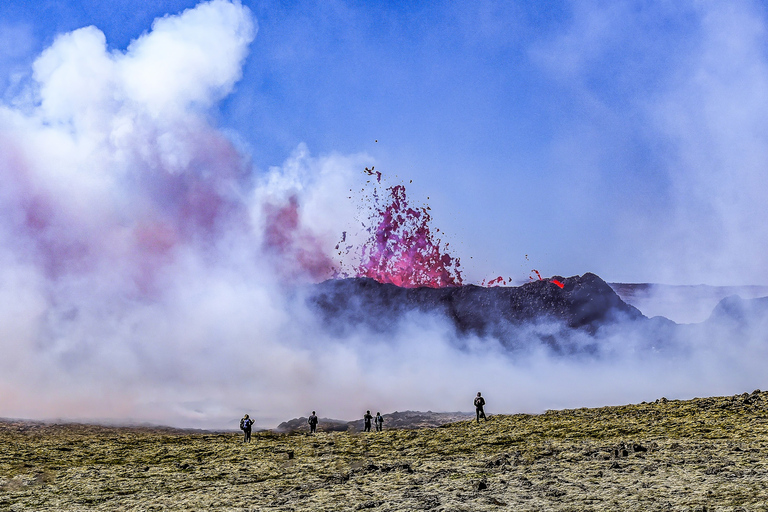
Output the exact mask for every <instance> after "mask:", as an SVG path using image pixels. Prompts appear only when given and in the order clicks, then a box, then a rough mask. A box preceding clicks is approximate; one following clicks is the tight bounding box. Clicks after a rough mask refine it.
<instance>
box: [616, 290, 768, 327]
mask: <svg viewBox="0 0 768 512" xmlns="http://www.w3.org/2000/svg"><path fill="white" fill-rule="evenodd" d="M609 285H610V287H611V288H612V289H613V291H615V292H616V293H617V294H618V296H619V297H620V298H621V300H623V301H624V302H626V303H627V304H631V305H632V306H634V307H636V308H637V309H639V310H640V311H641V312H642V313H643V314H644V315H645V316H647V317H649V318H650V317H654V316H663V317H665V318H669V319H670V320H673V321H675V322H677V323H699V322H703V321H705V320H706V319H707V318H709V316H710V315H711V314H712V311H713V310H714V309H715V307H716V306H717V305H718V303H719V302H720V301H721V300H723V299H724V298H726V297H730V296H734V295H736V296H739V297H741V298H742V299H754V298H758V297H766V296H768V286H756V285H755V286H708V285H695V286H684V285H666V284H652V283H609Z"/></svg>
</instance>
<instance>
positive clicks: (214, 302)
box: [0, 0, 766, 427]
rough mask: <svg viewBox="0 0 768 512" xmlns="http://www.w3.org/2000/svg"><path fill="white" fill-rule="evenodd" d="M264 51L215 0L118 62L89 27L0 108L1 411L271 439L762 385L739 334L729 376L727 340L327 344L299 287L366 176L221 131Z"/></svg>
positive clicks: (365, 339)
mask: <svg viewBox="0 0 768 512" xmlns="http://www.w3.org/2000/svg"><path fill="white" fill-rule="evenodd" d="M255 35H256V25H255V20H254V19H253V18H252V16H251V14H250V12H249V10H248V9H247V8H246V7H244V6H242V5H241V4H240V3H239V2H236V1H228V0H212V1H210V2H207V3H201V4H200V5H198V6H197V7H196V8H194V9H190V10H187V11H185V12H183V13H181V14H179V15H175V16H166V17H164V18H162V19H158V20H156V21H155V23H154V24H153V26H152V29H151V31H149V32H147V33H145V34H144V35H142V36H140V37H139V38H137V39H136V40H134V41H133V42H132V43H131V44H130V45H129V46H128V48H127V49H126V50H125V51H111V50H108V47H107V44H106V41H105V36H104V34H103V33H101V32H100V31H99V30H98V29H97V28H95V27H85V28H82V29H79V30H76V31H74V32H71V33H67V34H63V35H61V36H59V37H58V38H57V39H56V40H55V41H54V42H53V44H52V45H51V46H50V47H49V48H48V49H46V50H45V51H44V52H43V53H42V54H41V55H40V56H39V58H38V59H37V60H36V61H35V63H34V66H33V70H32V77H31V80H30V82H29V83H28V84H27V86H26V87H25V88H23V92H21V93H19V94H18V95H16V96H15V97H14V98H13V101H11V102H9V103H7V104H5V105H4V106H2V107H0V183H1V185H0V351H1V353H2V357H0V415H2V416H6V417H25V418H76V419H100V420H114V421H139V422H140V421H150V422H160V423H170V424H174V425H179V426H201V427H227V426H234V425H236V420H237V418H239V417H240V416H242V414H243V413H244V412H248V413H250V414H251V415H252V416H254V417H255V418H256V419H257V426H272V425H274V424H276V423H277V422H278V421H280V420H283V419H287V418H291V417H294V416H298V415H302V414H306V413H307V412H308V411H310V410H313V409H314V410H317V411H318V412H319V413H320V414H321V415H322V416H335V417H340V418H353V417H356V416H357V415H359V414H360V412H361V411H364V410H366V409H378V410H381V411H382V412H386V411H392V410H396V409H399V410H403V409H420V410H428V409H430V410H467V409H470V408H471V401H470V400H471V398H472V397H473V396H474V394H475V392H476V391H477V390H482V391H484V394H485V395H486V396H488V401H489V407H488V409H489V411H491V412H497V411H498V412H501V411H504V412H514V411H537V410H542V409H544V408H549V407H561V406H580V405H598V404H605V403H616V402H626V401H632V400H637V401H639V400H648V399H653V398H655V397H658V396H661V395H667V396H674V395H675V394H677V395H680V396H684V395H692V394H710V393H713V394H714V393H728V392H736V391H742V390H744V389H746V388H749V387H755V385H756V382H757V381H758V380H759V376H760V375H762V372H763V369H762V368H761V367H760V365H757V364H746V363H747V362H749V361H760V360H762V361H764V360H765V358H764V356H765V355H766V354H765V353H764V352H765V348H764V344H761V343H759V342H758V341H759V340H762V337H761V336H760V335H756V334H755V333H754V332H752V331H745V332H742V333H741V334H742V336H741V338H740V339H739V341H738V343H739V350H738V351H737V352H735V353H734V352H732V351H731V352H729V353H732V354H735V355H734V356H733V357H732V358H725V359H724V358H722V357H721V354H722V351H723V350H725V348H732V347H730V346H729V345H728V344H729V340H728V339H727V331H724V332H722V333H720V332H718V334H717V336H713V335H712V334H711V331H708V332H704V331H691V334H690V336H684V339H683V340H682V341H680V340H678V345H676V347H677V348H676V349H675V350H666V351H657V350H656V349H655V348H654V347H653V346H651V347H649V346H648V343H647V339H646V338H645V337H644V336H643V335H641V334H637V333H636V332H635V331H633V332H635V335H634V336H635V337H632V336H629V337H623V334H622V331H620V330H619V331H609V332H605V333H599V334H598V338H597V339H598V341H599V342H600V343H601V347H602V348H601V350H600V351H599V354H597V355H592V356H588V355H583V356H578V357H563V356H562V355H553V354H552V353H551V351H549V350H548V349H547V348H546V346H542V345H540V344H539V343H538V342H536V343H534V342H531V344H530V345H531V348H530V349H529V350H525V351H522V352H517V353H509V352H508V351H506V350H505V349H504V348H503V347H502V346H501V345H500V344H499V343H498V341H497V340H495V339H493V338H492V337H487V338H486V337H481V336H463V337H460V336H459V335H457V334H456V332H455V330H454V329H453V327H452V326H451V325H450V323H449V322H448V321H447V320H446V319H445V318H442V317H440V316H437V315H431V314H415V313H414V314H412V315H409V316H407V317H406V318H405V319H404V320H402V321H400V322H399V323H398V324H397V325H395V326H394V327H393V328H391V329H389V330H387V331H386V333H377V332H375V331H371V330H368V329H364V328H360V329H351V330H349V331H347V332H345V333H344V334H343V335H338V334H334V332H333V331H332V330H328V329H325V328H324V327H325V326H323V325H322V323H321V321H320V320H319V319H318V317H317V316H315V315H314V314H313V313H312V312H311V310H309V309H307V308H305V307H304V304H305V303H304V301H303V300H302V298H303V293H304V292H303V291H302V290H303V287H304V286H306V285H307V284H309V283H316V282H318V281H321V280H323V279H326V278H328V277H331V276H332V275H333V273H334V270H335V266H334V265H335V264H336V263H335V262H336V260H335V259H334V256H336V254H335V253H334V246H335V244H336V243H338V240H339V236H340V234H341V233H342V232H343V231H344V230H345V229H347V227H348V224H349V223H350V222H353V219H354V218H355V215H356V213H357V212H356V211H355V207H354V205H353V204H352V203H351V202H349V201H346V200H345V199H346V197H347V196H348V194H347V192H348V190H349V189H350V187H351V184H353V183H355V180H356V179H357V177H359V173H360V171H361V170H362V169H363V168H364V167H365V166H366V165H370V161H369V159H368V158H367V157H366V156H365V155H351V156H344V155H327V156H323V157H313V156H311V155H310V153H309V151H308V149H307V148H306V147H304V146H300V147H298V148H297V149H296V151H295V152H294V154H292V155H290V156H289V157H288V159H287V160H286V162H285V164H284V165H283V166H282V167H280V168H273V169H269V170H268V171H259V170H257V168H256V167H255V166H254V163H253V162H251V161H250V159H249V157H248V155H247V154H245V153H244V152H243V151H240V150H239V149H238V147H237V145H236V144H235V143H234V142H233V141H232V140H231V139H230V138H229V137H228V136H226V134H225V133H224V132H223V131H221V130H219V129H217V128H216V126H215V123H214V122H213V121H212V120H211V119H210V118H209V112H210V109H211V107H213V106H215V105H216V103H217V102H218V101H219V100H221V99H222V98H224V97H225V96H226V95H227V94H229V93H230V92H231V91H232V90H233V88H234V87H235V86H236V83H237V81H238V79H239V78H240V73H241V67H242V65H243V62H244V60H245V59H246V57H247V54H248V48H249V43H250V42H251V41H252V40H253V38H254V37H255ZM360 314H370V315H376V314H377V312H376V311H360ZM560 328H561V326H558V325H552V326H547V325H539V326H536V328H535V329H534V331H535V332H534V331H530V332H529V331H526V330H525V329H521V330H520V331H519V332H518V334H517V335H518V336H519V337H520V343H521V344H523V345H524V344H525V343H526V341H527V339H528V338H529V337H530V338H531V339H534V338H536V339H539V338H540V335H541V333H542V332H543V331H546V330H547V329H551V330H552V332H553V335H557V332H558V329H560ZM646 334H647V333H646ZM651 334H653V333H651ZM581 335H583V336H587V335H586V334H579V336H581ZM651 337H652V336H651ZM590 342H591V341H590ZM702 375H706V376H707V377H704V378H702ZM710 377H711V378H710Z"/></svg>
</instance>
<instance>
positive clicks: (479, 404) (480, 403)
mask: <svg viewBox="0 0 768 512" xmlns="http://www.w3.org/2000/svg"><path fill="white" fill-rule="evenodd" d="M483 407H485V398H483V397H482V396H480V392H479V391H478V392H477V396H476V397H475V414H476V416H477V422H478V423H480V418H483V419H484V420H485V421H488V418H486V417H485V411H484V410H483Z"/></svg>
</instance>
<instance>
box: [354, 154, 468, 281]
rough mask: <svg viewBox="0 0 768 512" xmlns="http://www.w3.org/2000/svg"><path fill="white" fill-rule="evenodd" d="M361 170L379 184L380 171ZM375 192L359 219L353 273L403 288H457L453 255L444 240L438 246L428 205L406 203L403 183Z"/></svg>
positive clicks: (457, 264)
mask: <svg viewBox="0 0 768 512" xmlns="http://www.w3.org/2000/svg"><path fill="white" fill-rule="evenodd" d="M365 172H366V174H368V175H369V176H375V177H376V182H377V183H380V182H381V173H380V172H378V171H374V170H373V168H371V169H367V168H366V169H365ZM381 196H383V197H384V199H380V195H379V192H378V190H374V192H373V193H372V194H371V199H372V201H373V213H372V214H371V216H370V217H369V218H368V223H367V224H366V223H365V222H364V223H363V226H364V228H365V230H366V231H367V232H368V238H367V239H366V241H365V242H364V243H363V245H362V247H361V248H360V263H359V265H357V266H356V267H355V268H354V270H353V273H354V274H355V275H356V276H357V277H370V278H373V279H375V280H376V281H379V282H380V283H392V284H395V285H397V286H402V287H404V288H416V287H420V286H427V287H430V288H441V287H446V286H461V285H462V284H463V283H462V277H461V272H460V271H459V266H460V263H459V258H454V257H453V256H451V255H450V254H448V244H447V243H446V244H445V245H444V246H441V243H442V241H441V240H440V239H439V238H437V237H436V236H435V235H434V234H433V233H432V230H431V229H430V226H429V224H430V221H431V220H432V216H431V215H430V214H429V207H426V206H423V207H413V206H411V205H409V203H408V199H407V197H406V194H405V186H403V185H396V186H394V187H389V188H387V189H386V190H385V192H384V193H383V194H381ZM439 231H440V230H439V229H437V230H435V232H439Z"/></svg>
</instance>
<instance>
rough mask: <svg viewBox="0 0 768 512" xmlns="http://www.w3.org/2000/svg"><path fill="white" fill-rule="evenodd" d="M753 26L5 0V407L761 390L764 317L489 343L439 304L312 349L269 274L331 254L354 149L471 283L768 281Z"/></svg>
mask: <svg viewBox="0 0 768 512" xmlns="http://www.w3.org/2000/svg"><path fill="white" fill-rule="evenodd" d="M184 9H188V10H186V11H185V10H184ZM182 11H183V12H182ZM153 20H154V21H153ZM767 21H768V17H767V16H766V5H765V4H764V3H758V2H740V3H738V4H727V5H726V4H719V3H698V2H685V3H679V2H676V3H674V4H672V3H665V4H658V5H653V6H648V5H646V4H645V3H641V2H614V3H611V5H609V6H607V5H604V4H602V3H599V2H573V3H570V2H563V3H558V2H554V3H550V4H547V5H546V6H542V4H540V3H538V2H536V3H526V2H517V3H514V2H513V3H507V4H504V7H503V8H502V7H500V6H499V5H498V4H496V3H492V2H487V3H486V2H476V3H472V5H471V6H467V5H465V3H462V2H447V3H443V2H440V3H437V2H436V3H426V4H420V6H419V7H405V8H404V7H397V8H396V7H392V6H388V5H386V4H382V3H374V2H357V3H352V2H349V3H344V2H318V3H312V2H297V3H294V4H291V5H289V6H285V5H282V4H281V3H278V2H273V3H270V2H262V3H258V4H257V3H253V2H243V3H242V4H241V3H238V2H235V3H233V2H229V1H225V0H214V1H212V2H208V3H201V4H199V5H196V4H195V3H194V2H176V1H169V2H133V1H132V2H124V1H122V2H121V1H118V2H112V3H109V4H103V3H98V2H92V1H82V2H67V3H51V4H44V5H32V4H29V3H27V2H21V1H9V2H5V3H4V4H3V5H2V6H0V27H1V28H2V30H0V34H1V35H0V38H2V40H0V84H2V87H3V96H2V98H3V102H2V103H3V105H2V108H1V109H0V178H2V183H3V186H2V188H0V211H1V213H2V216H1V217H0V242H1V243H0V262H1V263H2V265H1V266H0V329H1V330H2V332H1V333H0V343H2V350H3V354H4V355H5V357H4V358H3V360H2V362H0V367H1V368H2V370H3V372H2V376H1V377H0V390H1V391H2V399H0V415H2V416H22V417H55V416H66V417H90V418H118V419H124V418H133V419H137V420H151V421H168V422H172V423H174V424H193V425H205V426H219V425H224V424H227V422H230V421H234V420H235V419H236V418H237V417H239V416H240V415H242V411H243V410H245V409H247V410H250V411H251V412H252V413H254V414H253V415H255V416H257V417H261V418H263V422H264V423H265V424H269V423H270V422H275V421H279V420H282V419H286V418H289V417H293V416H297V415H300V414H306V411H307V410H312V409H317V410H318V411H321V410H323V409H324V411H323V412H322V414H323V415H324V416H336V417H344V418H350V417H354V415H358V414H359V411H360V410H365V409H367V408H370V407H373V408H380V409H381V410H383V411H384V410H395V409H401V410H402V409H433V410H456V409H462V408H464V407H465V406H463V405H462V404H464V403H465V402H467V401H468V399H467V398H466V397H467V396H469V397H471V396H473V395H474V393H475V392H476V388H481V389H487V390H494V389H495V390H497V391H498V393H497V398H496V400H497V402H496V403H497V404H498V407H499V410H509V411H514V410H540V409H543V408H551V407H557V406H566V405H603V404H606V403H617V402H625V401H629V400H636V401H640V400H643V399H653V398H656V397H657V396H661V395H674V394H678V395H681V396H690V395H692V394H717V393H721V394H731V393H735V392H740V391H744V390H745V389H743V388H744V387H749V388H755V387H759V386H760V383H761V381H762V379H763V378H762V375H761V374H760V373H759V371H758V368H759V366H760V364H759V363H760V362H761V361H765V359H764V349H763V346H764V344H762V341H763V338H762V337H758V338H754V337H750V338H749V339H748V340H746V341H744V343H746V344H747V345H748V346H749V349H741V350H738V351H735V352H732V351H733V350H734V348H733V345H732V344H730V340H724V339H717V340H703V341H701V343H700V344H699V346H700V348H702V350H701V351H697V350H693V352H692V353H691V354H688V355H687V356H686V357H687V358H686V359H683V360H678V361H669V360H664V359H662V360H659V359H658V358H655V356H647V357H650V358H651V359H650V360H649V361H650V362H649V361H645V362H643V363H639V362H638V361H639V360H638V357H639V356H637V354H633V353H631V351H628V352H626V353H623V352H622V353H620V354H619V355H617V356H616V357H617V358H618V360H613V361H610V362H605V361H576V362H570V361H563V360H553V359H551V358H549V357H548V356H547V355H546V354H534V355H532V356H531V358H529V359H526V360H525V361H511V360H509V359H507V358H503V357H502V358H499V357H497V356H498V354H497V348H496V347H495V346H494V345H493V342H492V340H490V341H489V340H477V346H476V347H475V348H474V349H473V350H472V351H471V352H470V353H465V352H457V351H456V350H454V349H453V347H452V345H451V343H450V339H451V334H450V333H449V332H447V331H446V326H444V325H442V324H441V323H440V321H439V320H435V319H432V318H417V319H415V320H414V321H413V322H410V323H408V324H407V325H403V326H402V329H401V333H400V335H399V336H398V337H397V339H394V340H371V339H370V338H368V337H367V335H365V334H364V333H361V334H360V335H359V336H353V337H352V338H351V339H343V340H337V339H324V338H323V335H321V334H318V333H317V331H315V330H314V329H313V328H312V327H313V326H312V319H311V318H306V317H305V315H306V312H305V311H302V310H301V308H299V309H298V310H297V309H295V308H294V306H293V305H291V304H289V300H288V299H287V298H286V297H287V295H290V294H286V293H284V292H285V291H286V289H288V288H291V287H293V286H295V285H298V284H300V283H302V282H312V281H317V280H319V279H322V278H324V277H327V276H328V273H327V272H328V267H329V265H330V264H332V263H333V261H335V260H334V258H335V256H336V255H335V252H334V249H333V248H334V246H335V244H336V243H337V242H338V241H339V237H340V234H341V233H342V232H344V231H349V230H351V229H353V228H354V227H356V224H357V222H358V219H359V216H360V215H361V211H360V208H361V205H360V204H359V202H356V200H357V199H359V195H358V193H357V190H358V189H359V188H362V187H363V186H364V180H365V177H364V176H363V175H362V174H361V171H362V169H363V168H364V167H366V166H371V165H375V166H376V168H377V170H382V171H384V172H385V174H386V177H387V179H388V180H389V181H388V183H389V184H397V183H399V181H398V180H401V181H403V182H405V183H408V191H409V195H410V197H411V199H412V200H415V201H417V202H419V201H422V202H425V203H428V204H429V205H430V207H431V213H432V215H433V218H434V225H435V226H437V227H439V228H440V230H441V234H442V236H443V238H444V239H445V240H446V241H450V243H451V248H452V254H454V255H455V256H458V257H460V258H461V262H462V268H463V269H464V275H465V281H467V282H480V281H482V280H483V279H490V278H494V277H496V276H498V275H502V276H505V278H507V277H510V278H512V280H513V281H524V280H526V279H527V278H528V275H529V273H530V270H531V268H536V269H538V270H540V271H541V272H542V274H543V275H545V276H548V275H554V274H557V275H562V276H570V275H575V274H583V273H585V272H594V273H596V274H598V275H599V276H601V277H602V278H603V279H605V280H607V281H612V282H658V283H667V284H710V285H751V284H758V285H767V284H768V279H766V275H765V270H766V266H767V265H766V263H768V255H767V254H766V252H765V251H764V247H766V245H768V244H766V242H768V227H767V226H766V224H765V223H764V222H763V219H764V216H765V206H764V204H765V200H764V197H763V196H764V191H765V190H768V186H767V185H768V183H766V181H768V173H766V172H765V168H766V163H767V161H768V144H766V140H765V139H766V137H768V135H766V134H768V130H766V126H765V123H766V122H767V121H766V119H768V116H766V114H767V113H768V94H766V91H768V59H767V58H766V57H767V56H766V47H768V46H766V44H765V43H766V38H768V34H766V22H767ZM411 180H412V181H413V183H410V182H411ZM350 189H352V191H353V193H352V194H350V193H349V192H350ZM362 208H363V209H364V208H365V205H363V206H362ZM695 346H696V345H694V347H695ZM643 357H645V356H643ZM667 365H671V367H673V368H675V370H676V372H678V373H676V374H674V375H670V374H669V371H668V370H669V368H670V367H669V366H667ZM627 367H628V368H630V369H629V370H628V369H627ZM628 371H630V372H631V371H636V372H637V374H636V375H635V374H632V378H628V376H627V375H628V374H627V372H628ZM702 375H706V376H707V378H702V377H701V376H702ZM710 375H711V378H710ZM661 377H664V378H661ZM763 386H764V385H763ZM509 390H515V391H514V393H510V392H509ZM371 402H373V403H375V404H380V405H370V406H368V405H366V404H369V403H371Z"/></svg>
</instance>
